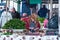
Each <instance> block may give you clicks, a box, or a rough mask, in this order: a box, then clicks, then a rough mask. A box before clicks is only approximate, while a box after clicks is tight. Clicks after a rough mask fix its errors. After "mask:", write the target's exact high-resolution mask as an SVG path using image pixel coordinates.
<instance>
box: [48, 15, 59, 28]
mask: <svg viewBox="0 0 60 40" xmlns="http://www.w3.org/2000/svg"><path fill="white" fill-rule="evenodd" d="M48 28H49V29H57V28H58V15H55V16H53V17H52V18H51V19H50V20H49V22H48Z"/></svg>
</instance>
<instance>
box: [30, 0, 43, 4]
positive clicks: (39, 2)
mask: <svg viewBox="0 0 60 40" xmlns="http://www.w3.org/2000/svg"><path fill="white" fill-rule="evenodd" d="M41 1H42V0H30V4H41Z"/></svg>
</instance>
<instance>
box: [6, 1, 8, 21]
mask: <svg viewBox="0 0 60 40" xmlns="http://www.w3.org/2000/svg"><path fill="white" fill-rule="evenodd" d="M7 7H8V0H6V15H7ZM6 21H8V17H7V16H6Z"/></svg>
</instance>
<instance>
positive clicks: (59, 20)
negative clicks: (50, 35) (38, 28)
mask: <svg viewBox="0 0 60 40" xmlns="http://www.w3.org/2000/svg"><path fill="white" fill-rule="evenodd" d="M58 2H59V13H58V27H59V35H60V19H59V18H60V0H59V1H58ZM59 40H60V37H59Z"/></svg>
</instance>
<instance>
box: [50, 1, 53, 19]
mask: <svg viewBox="0 0 60 40" xmlns="http://www.w3.org/2000/svg"><path fill="white" fill-rule="evenodd" d="M52 2H53V0H50V18H51V17H52V12H53V11H52V9H53V4H52Z"/></svg>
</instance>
